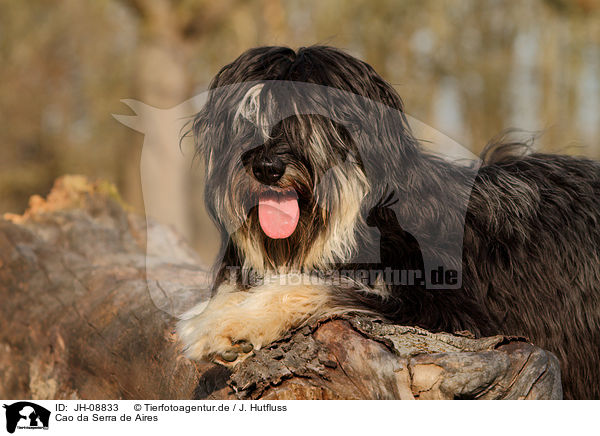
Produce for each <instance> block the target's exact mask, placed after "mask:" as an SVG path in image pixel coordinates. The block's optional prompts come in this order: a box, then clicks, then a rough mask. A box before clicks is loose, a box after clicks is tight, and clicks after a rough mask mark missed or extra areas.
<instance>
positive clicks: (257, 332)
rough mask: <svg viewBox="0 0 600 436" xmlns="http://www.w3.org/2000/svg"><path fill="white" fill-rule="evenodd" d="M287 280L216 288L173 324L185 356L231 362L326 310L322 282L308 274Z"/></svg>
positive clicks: (327, 308)
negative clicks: (176, 329)
mask: <svg viewBox="0 0 600 436" xmlns="http://www.w3.org/2000/svg"><path fill="white" fill-rule="evenodd" d="M297 277H304V276H297ZM291 280H294V279H292V278H290V276H278V277H277V278H275V279H270V280H269V282H268V283H265V284H262V285H260V286H257V287H254V288H251V289H250V290H247V291H240V290H236V289H235V288H233V287H232V286H231V285H227V286H222V287H221V288H219V290H218V292H217V294H216V295H215V296H214V297H213V298H212V299H211V300H210V301H209V302H208V304H206V303H202V304H203V305H204V306H205V308H201V307H199V306H200V305H199V306H196V307H195V308H193V309H192V310H191V311H190V312H188V317H189V318H188V319H184V320H183V321H181V322H180V323H179V325H178V334H179V337H180V338H181V341H182V342H183V343H184V345H185V347H186V355H187V356H188V357H189V358H191V359H195V360H201V359H209V360H214V361H217V362H219V363H221V364H223V365H227V366H233V365H235V364H237V363H239V362H241V361H242V360H244V359H245V358H247V357H248V356H250V355H251V354H252V350H253V349H256V350H258V349H260V348H261V347H264V346H265V345H268V344H270V343H271V342H273V341H276V340H278V339H280V338H281V337H282V336H283V335H284V334H285V332H287V331H289V330H290V329H293V328H296V327H299V326H301V325H302V324H303V323H306V322H307V321H309V320H310V319H311V318H314V317H316V316H320V315H322V314H325V313H327V312H328V311H330V310H331V307H330V306H329V295H328V292H327V285H324V284H318V283H317V284H312V283H310V282H308V280H310V279H308V280H302V279H300V280H298V281H299V282H300V283H297V284H292V283H290V281H291ZM304 282H307V283H304ZM293 283H295V282H293ZM202 309H203V310H202Z"/></svg>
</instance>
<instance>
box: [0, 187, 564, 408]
mask: <svg viewBox="0 0 600 436" xmlns="http://www.w3.org/2000/svg"><path fill="white" fill-rule="evenodd" d="M149 226H150V227H152V228H151V229H149V228H148V227H149ZM149 231H152V232H154V233H153V234H158V235H160V238H159V240H160V241H161V244H162V246H160V247H158V248H157V247H154V251H155V252H153V253H148V259H150V260H148V259H147V256H146V232H149ZM159 245H160V244H159ZM147 261H151V262H152V263H153V265H154V267H153V268H152V274H153V277H150V279H156V281H157V283H158V282H164V283H168V282H169V281H170V280H171V281H172V279H173V277H176V278H177V281H178V282H179V283H187V284H188V285H189V286H188V288H187V289H188V291H187V292H190V295H191V294H194V295H195V297H196V298H199V297H206V295H205V294H203V295H200V294H202V293H205V292H206V291H203V290H202V289H206V287H203V285H204V284H205V283H206V281H207V280H208V277H207V274H206V268H204V267H203V266H202V265H201V263H200V262H199V260H198V259H197V258H196V257H195V255H194V253H193V252H192V250H191V249H189V248H188V247H187V246H186V245H185V243H184V242H183V241H182V240H181V239H180V238H178V237H177V236H176V235H175V234H174V232H172V231H171V230H170V229H169V228H166V227H161V226H160V225H157V224H153V223H152V224H149V225H147V224H146V220H144V219H143V218H141V217H139V216H136V215H135V214H132V213H130V212H128V211H127V208H126V207H123V205H122V203H121V202H120V200H119V197H118V194H117V193H116V191H115V190H114V188H113V187H112V186H110V185H109V184H107V183H101V182H98V183H90V182H88V181H87V180H86V179H85V178H83V177H76V176H66V177H63V178H61V179H59V180H57V182H56V183H55V186H54V188H53V190H52V192H51V193H50V194H49V196H48V198H47V199H45V200H44V199H42V198H40V197H37V196H35V197H32V199H31V201H30V208H29V209H28V210H27V211H26V212H25V214H24V215H22V216H16V215H8V214H7V215H5V217H4V219H1V220H0V298H1V301H2V305H1V306H0V397H3V398H31V399H459V398H460V399H466V398H469V399H470V398H473V399H517V398H527V399H543V398H545V399H558V398H561V397H562V388H561V384H560V371H559V366H558V362H557V359H556V358H555V356H554V355H552V354H551V353H550V352H547V351H544V350H542V349H540V348H537V347H536V346H534V345H533V344H530V343H528V342H527V341H526V340H525V339H523V338H516V337H506V336H494V337H489V338H482V339H474V338H473V337H471V336H470V335H469V334H468V332H464V333H459V334H454V335H452V334H447V333H431V332H428V331H425V330H422V329H420V328H416V327H407V326H398V325H391V324H388V323H385V322H383V321H381V320H377V319H370V318H365V317H360V316H356V317H345V318H335V319H323V320H321V321H319V322H318V323H315V324H314V325H311V326H306V327H304V328H302V329H299V330H297V331H294V332H291V333H290V334H289V335H288V336H287V337H285V338H283V339H282V340H280V341H278V342H276V343H274V344H272V346H270V347H268V348H264V349H262V350H259V351H257V352H256V353H255V355H254V356H253V357H251V358H249V359H248V360H246V361H244V362H243V363H241V364H239V365H238V366H237V367H236V368H235V369H234V370H233V371H230V370H228V369H226V368H224V367H221V366H218V365H214V364H212V363H205V362H194V361H190V360H188V359H186V358H185V357H184V356H183V355H182V353H181V352H182V349H181V345H180V343H179V342H178V341H177V337H176V335H175V333H174V326H175V322H176V321H177V319H176V318H175V317H173V316H171V315H169V314H168V313H167V312H165V311H163V310H161V309H159V307H162V308H164V307H165V304H170V303H171V302H170V301H169V295H168V294H167V293H165V295H164V301H162V302H160V304H156V298H154V299H153V298H151V297H150V294H149V291H148V285H147V283H148V282H147V278H148V277H147V276H146V274H150V271H148V272H147V271H146V262H147ZM194 289H197V291H195V293H194ZM190 298H191V297H190ZM173 304H175V303H173ZM157 306H158V307H157Z"/></svg>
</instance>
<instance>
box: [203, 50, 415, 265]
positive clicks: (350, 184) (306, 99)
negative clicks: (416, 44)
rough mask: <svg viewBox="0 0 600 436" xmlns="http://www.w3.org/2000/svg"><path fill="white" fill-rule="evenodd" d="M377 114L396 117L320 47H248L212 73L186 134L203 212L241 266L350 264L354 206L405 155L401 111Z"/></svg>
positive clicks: (365, 74)
mask: <svg viewBox="0 0 600 436" xmlns="http://www.w3.org/2000/svg"><path fill="white" fill-rule="evenodd" d="M327 90H334V91H335V92H334V93H333V94H332V93H328V92H327ZM325 94H328V95H327V96H326V95H325ZM345 96H353V97H350V98H346V97H345ZM354 97H360V100H357V99H356V98H354ZM366 101H367V102H373V104H367V103H365V102H366ZM380 107H384V108H387V109H390V108H391V109H392V110H394V111H395V112H397V113H398V114H401V113H402V102H401V100H400V98H399V96H398V95H397V94H396V92H395V91H394V90H393V88H392V87H391V86H390V85H389V84H387V83H386V82H385V81H384V80H383V79H382V78H381V77H380V76H379V75H377V73H376V72H375V71H374V70H373V69H372V68H371V67H370V66H369V65H367V64H365V63H364V62H361V61H359V60H357V59H355V58H353V57H351V56H349V55H348V54H346V53H343V52H341V51H339V50H337V49H333V48H329V47H309V48H302V49H300V50H298V51H297V52H296V51H294V50H291V49H289V48H283V47H264V48H257V49H252V50H249V51H247V52H246V53H244V54H242V55H241V56H240V57H239V58H238V59H236V60H235V61H234V62H233V63H231V64H229V65H227V66H225V67H224V68H223V69H222V70H221V71H220V72H219V73H218V74H217V76H216V77H215V79H214V80H213V82H212V84H211V94H210V96H209V98H208V101H207V104H206V105H205V107H204V108H203V109H202V110H201V111H200V113H199V114H198V115H197V116H196V118H195V120H194V125H193V132H194V135H195V138H196V144H197V147H198V151H199V153H200V154H201V155H202V156H203V158H204V160H205V161H206V167H207V177H206V189H205V193H206V195H205V198H206V204H207V208H208V211H209V213H210V214H211V216H212V218H213V219H214V221H215V222H216V223H217V225H218V227H219V229H220V231H221V233H222V235H223V237H224V240H229V239H230V238H231V240H232V241H233V244H234V245H235V247H236V249H237V252H238V255H239V258H240V259H241V261H242V263H243V265H244V266H245V267H248V268H252V269H253V270H256V271H265V270H274V271H282V270H289V269H314V268H317V269H323V268H327V266H328V265H330V264H339V263H345V262H348V261H350V260H351V258H352V256H353V254H354V253H355V252H356V249H357V239H358V238H360V235H361V234H362V233H364V232H366V231H367V230H366V229H367V226H366V224H365V210H368V209H369V207H370V206H369V204H371V205H372V203H374V202H375V201H377V200H378V199H380V198H382V196H384V195H385V189H386V185H385V179H386V178H387V177H392V178H393V176H391V173H393V172H394V171H397V167H398V162H399V160H400V159H402V156H403V155H406V154H408V153H410V152H411V149H412V148H414V144H413V143H412V142H411V138H412V137H411V135H410V132H409V130H408V127H407V126H406V120H405V119H404V118H403V117H402V115H400V118H397V117H395V119H394V120H393V122H391V121H390V120H388V121H386V116H385V115H383V111H385V110H386V109H381V108H380ZM387 118H389V117H387ZM398 121H400V122H398ZM369 129H371V130H375V131H376V132H377V133H376V135H375V139H373V138H371V139H369V140H365V136H371V137H373V135H372V133H371V134H369V135H366V133H365V132H366V131H367V130H369ZM360 138H362V141H363V142H362V143H361V139H360ZM372 139H373V140H372ZM368 199H371V200H368ZM366 200H368V201H366ZM365 204H367V206H366V207H365Z"/></svg>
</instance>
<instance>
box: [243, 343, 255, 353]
mask: <svg viewBox="0 0 600 436" xmlns="http://www.w3.org/2000/svg"><path fill="white" fill-rule="evenodd" d="M240 345H241V348H242V351H243V352H244V353H249V352H251V351H252V350H253V349H254V345H252V344H251V343H250V342H245V341H244V342H242V343H241V344H240Z"/></svg>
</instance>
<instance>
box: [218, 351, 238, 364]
mask: <svg viewBox="0 0 600 436" xmlns="http://www.w3.org/2000/svg"><path fill="white" fill-rule="evenodd" d="M221 358H222V359H223V360H224V361H225V362H234V361H236V360H237V358H238V353H237V352H235V351H234V350H227V351H225V352H223V353H222V354H221Z"/></svg>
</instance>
